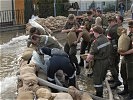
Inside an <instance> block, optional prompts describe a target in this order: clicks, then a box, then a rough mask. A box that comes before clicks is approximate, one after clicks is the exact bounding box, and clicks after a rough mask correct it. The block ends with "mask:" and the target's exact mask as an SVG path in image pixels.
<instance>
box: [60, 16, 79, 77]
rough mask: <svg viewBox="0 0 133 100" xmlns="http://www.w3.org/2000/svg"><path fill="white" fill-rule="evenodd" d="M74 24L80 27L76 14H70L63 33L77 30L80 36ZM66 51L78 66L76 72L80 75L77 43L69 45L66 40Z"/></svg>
mask: <svg viewBox="0 0 133 100" xmlns="http://www.w3.org/2000/svg"><path fill="white" fill-rule="evenodd" d="M74 26H77V27H80V25H79V23H78V22H77V21H76V20H75V15H74V14H69V15H68V20H67V22H66V24H65V26H64V28H63V29H62V31H61V32H62V33H69V32H76V35H77V37H78V32H77V29H75V28H73V27H74ZM64 51H65V52H66V53H67V54H68V55H69V57H70V60H71V62H72V63H73V64H74V65H75V66H76V69H77V71H76V74H77V75H79V74H80V69H79V66H78V60H77V57H76V54H77V45H76V44H74V43H73V44H72V45H69V43H68V41H66V43H65V45H64Z"/></svg>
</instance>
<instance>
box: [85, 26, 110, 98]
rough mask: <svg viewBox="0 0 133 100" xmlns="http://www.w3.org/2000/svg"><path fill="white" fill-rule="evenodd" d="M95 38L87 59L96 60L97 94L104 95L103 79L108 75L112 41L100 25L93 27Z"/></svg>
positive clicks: (95, 78)
mask: <svg viewBox="0 0 133 100" xmlns="http://www.w3.org/2000/svg"><path fill="white" fill-rule="evenodd" d="M93 33H94V36H95V38H96V39H95V40H94V41H93V43H92V45H91V48H90V52H89V54H88V56H87V59H86V61H88V62H89V61H91V60H94V66H93V73H94V75H93V77H94V79H93V80H94V87H95V89H96V95H97V96H100V97H103V84H102V83H103V81H104V79H105V77H106V73H107V69H108V66H109V56H110V46H111V44H110V41H109V40H108V38H107V37H106V36H105V35H104V34H103V29H102V27H100V26H94V27H93Z"/></svg>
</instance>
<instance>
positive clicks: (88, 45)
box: [80, 40, 90, 64]
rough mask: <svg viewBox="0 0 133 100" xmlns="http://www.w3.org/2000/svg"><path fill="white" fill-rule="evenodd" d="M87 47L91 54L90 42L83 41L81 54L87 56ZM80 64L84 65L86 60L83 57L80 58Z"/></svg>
mask: <svg viewBox="0 0 133 100" xmlns="http://www.w3.org/2000/svg"><path fill="white" fill-rule="evenodd" d="M87 47H88V52H89V49H90V44H89V42H86V41H84V40H82V42H81V48H80V54H85V50H86V48H87ZM80 63H83V64H84V60H83V59H82V58H81V57H80Z"/></svg>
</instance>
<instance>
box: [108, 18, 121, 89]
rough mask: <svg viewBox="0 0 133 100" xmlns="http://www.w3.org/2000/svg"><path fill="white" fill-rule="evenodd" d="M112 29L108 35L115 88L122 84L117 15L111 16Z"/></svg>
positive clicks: (112, 86)
mask: <svg viewBox="0 0 133 100" xmlns="http://www.w3.org/2000/svg"><path fill="white" fill-rule="evenodd" d="M108 20H109V22H110V29H109V30H108V34H107V37H108V39H109V40H110V41H111V45H112V48H111V56H110V67H109V69H110V71H111V74H112V76H113V79H114V84H112V85H111V88H112V89H115V88H116V87H117V86H119V85H121V82H120V81H119V79H118V73H119V61H120V55H119V53H118V52H117V47H118V39H119V35H118V34H117V29H118V24H117V20H116V16H112V17H109V19H108Z"/></svg>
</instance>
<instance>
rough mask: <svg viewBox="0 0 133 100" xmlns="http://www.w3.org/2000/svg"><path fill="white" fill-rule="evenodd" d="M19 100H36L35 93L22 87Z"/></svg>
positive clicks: (19, 91) (19, 90)
mask: <svg viewBox="0 0 133 100" xmlns="http://www.w3.org/2000/svg"><path fill="white" fill-rule="evenodd" d="M17 100H34V93H33V92H32V91H28V90H25V89H24V88H23V87H21V88H19V89H18V96H17Z"/></svg>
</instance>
